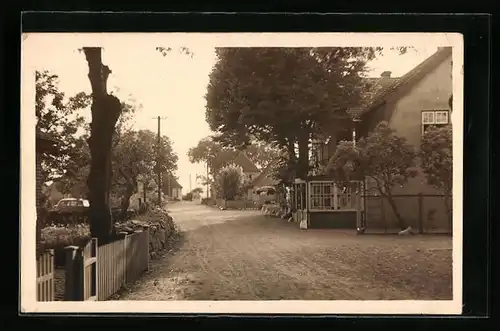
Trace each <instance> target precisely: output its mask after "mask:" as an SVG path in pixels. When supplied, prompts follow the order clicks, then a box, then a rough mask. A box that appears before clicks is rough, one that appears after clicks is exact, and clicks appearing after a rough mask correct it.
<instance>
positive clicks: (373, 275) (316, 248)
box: [123, 212, 452, 300]
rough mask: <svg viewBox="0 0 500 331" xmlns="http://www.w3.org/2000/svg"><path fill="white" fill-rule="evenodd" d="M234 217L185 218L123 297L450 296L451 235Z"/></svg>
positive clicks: (371, 298) (125, 298)
mask: <svg viewBox="0 0 500 331" xmlns="http://www.w3.org/2000/svg"><path fill="white" fill-rule="evenodd" d="M220 215H224V212H220ZM235 215H236V214H232V215H231V216H230V215H229V214H226V216H227V218H225V219H223V220H221V219H219V220H218V221H217V222H216V223H210V222H211V221H210V219H211V217H213V215H212V216H210V217H208V218H207V220H205V221H204V220H203V219H187V218H186V219H184V220H182V222H181V223H182V225H181V227H183V228H184V230H183V232H182V235H181V237H180V238H179V240H178V241H177V243H176V246H175V249H172V250H171V252H169V253H168V254H166V255H165V257H164V258H162V259H159V260H158V261H156V262H154V263H153V264H152V265H153V267H152V270H151V272H149V273H148V274H147V275H146V276H145V277H144V279H143V281H142V282H141V283H140V284H138V286H136V287H135V288H134V289H133V291H132V292H130V293H129V294H128V295H126V296H124V297H123V299H124V300H380V299H385V300H391V299H399V300H403V299H407V300H413V299H420V300H426V299H428V300H431V299H451V296H452V291H451V274H452V263H451V250H449V249H448V248H450V247H451V239H449V238H443V237H441V236H414V237H395V236H387V237H383V236H366V237H365V236H357V235H356V234H355V232H354V231H351V230H306V231H304V230H300V229H299V228H298V226H297V224H294V223H288V222H287V221H286V220H282V219H279V218H272V217H266V216H260V215H255V214H254V215H249V216H245V214H244V213H240V214H239V215H236V216H235ZM207 216H208V215H207ZM190 222H192V223H193V224H190ZM195 223H196V226H194V224H195ZM431 248H432V249H431Z"/></svg>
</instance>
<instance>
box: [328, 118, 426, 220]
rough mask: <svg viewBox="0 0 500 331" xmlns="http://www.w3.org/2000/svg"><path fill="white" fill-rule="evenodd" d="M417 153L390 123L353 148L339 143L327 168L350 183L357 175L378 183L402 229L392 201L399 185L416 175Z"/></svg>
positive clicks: (399, 217)
mask: <svg viewBox="0 0 500 331" xmlns="http://www.w3.org/2000/svg"><path fill="white" fill-rule="evenodd" d="M416 156H417V153H416V151H415V149H414V147H413V146H411V145H410V144H409V143H408V142H407V141H406V139H405V138H404V137H400V136H398V135H397V134H396V133H395V131H394V130H393V129H391V128H390V127H389V125H388V123H387V122H380V123H379V124H378V125H377V127H376V128H375V129H374V130H373V131H372V132H371V133H370V134H369V135H368V136H367V137H366V138H361V139H360V140H359V142H357V143H356V145H354V144H353V143H352V142H345V141H342V142H339V145H338V148H337V150H336V153H335V154H334V155H333V156H332V158H331V159H330V161H329V164H328V166H327V169H326V170H327V171H332V170H333V171H335V172H336V174H337V175H338V174H339V173H340V174H343V177H340V178H341V179H349V177H350V176H351V175H353V174H355V173H362V176H366V177H368V178H369V179H371V180H372V181H373V182H374V183H375V189H376V190H377V191H378V193H379V194H380V195H381V196H382V197H384V198H385V199H386V200H387V202H388V203H389V205H390V206H391V208H392V210H393V211H394V214H395V216H396V218H397V220H398V222H399V224H400V227H401V228H402V229H404V228H405V220H404V219H403V217H402V216H401V214H400V213H399V211H398V208H397V206H396V203H395V201H394V199H393V193H392V192H393V191H394V188H395V187H396V186H397V185H400V186H403V185H404V184H405V183H407V181H408V179H410V178H412V177H415V176H416V175H417V173H418V172H417V170H416Z"/></svg>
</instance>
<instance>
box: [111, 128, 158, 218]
mask: <svg viewBox="0 0 500 331" xmlns="http://www.w3.org/2000/svg"><path fill="white" fill-rule="evenodd" d="M153 142H154V133H152V132H151V134H148V132H147V131H131V130H130V131H126V132H124V133H122V134H121V136H120V138H119V139H118V141H117V145H116V146H115V147H114V149H113V169H114V170H115V171H114V172H115V176H114V178H113V193H115V194H116V195H118V196H120V197H121V202H120V208H121V216H122V217H124V216H125V215H126V212H127V209H128V207H129V205H130V197H131V196H132V195H133V194H134V192H136V191H137V181H138V178H139V176H140V175H143V176H144V175H146V174H148V173H152V172H153V167H154V162H155V159H154V153H153V150H152V149H153Z"/></svg>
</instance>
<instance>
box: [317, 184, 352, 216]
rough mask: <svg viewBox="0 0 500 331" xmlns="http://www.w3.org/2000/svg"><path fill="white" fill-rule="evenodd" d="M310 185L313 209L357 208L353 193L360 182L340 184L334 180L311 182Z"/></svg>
mask: <svg viewBox="0 0 500 331" xmlns="http://www.w3.org/2000/svg"><path fill="white" fill-rule="evenodd" d="M352 184H354V185H352ZM309 185H310V186H309V198H310V199H311V200H310V202H311V204H310V206H311V208H310V209H311V211H327V210H331V211H336V210H354V209H356V205H355V203H356V199H354V198H353V193H355V192H357V191H356V187H357V185H359V184H358V183H347V184H345V185H340V186H338V185H336V184H334V183H332V182H311V183H310V184H309Z"/></svg>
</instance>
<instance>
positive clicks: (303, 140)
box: [297, 134, 309, 179]
mask: <svg viewBox="0 0 500 331" xmlns="http://www.w3.org/2000/svg"><path fill="white" fill-rule="evenodd" d="M298 142H299V159H298V162H297V177H298V178H301V179H306V177H307V174H308V172H309V137H308V135H304V134H303V135H301V136H300V137H299V141H298Z"/></svg>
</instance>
